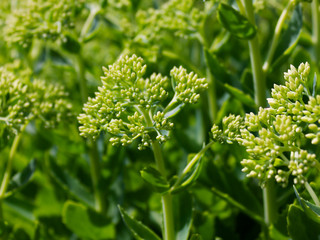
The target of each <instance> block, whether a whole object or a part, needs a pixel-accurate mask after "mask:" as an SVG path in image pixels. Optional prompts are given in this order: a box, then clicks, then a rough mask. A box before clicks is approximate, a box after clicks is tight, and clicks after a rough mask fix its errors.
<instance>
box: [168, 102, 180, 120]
mask: <svg viewBox="0 0 320 240" xmlns="http://www.w3.org/2000/svg"><path fill="white" fill-rule="evenodd" d="M168 106H169V107H167V108H166V109H165V110H164V118H171V117H174V116H175V115H176V114H178V113H179V112H180V110H181V109H182V108H183V107H184V103H174V104H172V105H171V104H169V105H168Z"/></svg>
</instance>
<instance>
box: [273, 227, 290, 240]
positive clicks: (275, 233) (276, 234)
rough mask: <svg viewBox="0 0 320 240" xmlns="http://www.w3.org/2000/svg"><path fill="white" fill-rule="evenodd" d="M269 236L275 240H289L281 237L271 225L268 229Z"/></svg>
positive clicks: (283, 236)
mask: <svg viewBox="0 0 320 240" xmlns="http://www.w3.org/2000/svg"><path fill="white" fill-rule="evenodd" d="M269 234H270V237H271V239H277V240H289V237H287V236H285V235H283V234H282V233H281V232H279V231H278V230H277V229H276V228H275V226H274V225H271V226H270V227H269Z"/></svg>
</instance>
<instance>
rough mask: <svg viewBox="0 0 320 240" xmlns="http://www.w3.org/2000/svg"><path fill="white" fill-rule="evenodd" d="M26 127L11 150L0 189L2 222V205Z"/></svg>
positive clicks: (1, 217) (17, 136)
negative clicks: (14, 159)
mask: <svg viewBox="0 0 320 240" xmlns="http://www.w3.org/2000/svg"><path fill="white" fill-rule="evenodd" d="M26 126H27V124H25V125H24V126H23V127H22V128H21V131H20V133H18V135H16V137H15V138H14V140H13V143H12V146H11V149H10V153H9V159H8V162H7V166H6V170H5V172H4V175H3V179H2V182H1V187H0V220H3V212H2V203H3V199H4V198H5V194H6V191H7V188H8V184H9V182H10V178H11V173H12V162H13V158H14V156H15V154H16V152H17V148H18V146H19V143H20V140H21V136H22V134H23V132H24V129H25V128H26Z"/></svg>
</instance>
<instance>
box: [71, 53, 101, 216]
mask: <svg viewBox="0 0 320 240" xmlns="http://www.w3.org/2000/svg"><path fill="white" fill-rule="evenodd" d="M77 64H78V77H79V79H80V92H81V99H82V102H83V103H85V102H86V101H87V99H88V87H87V81H86V78H85V68H84V62H83V58H82V54H81V51H80V53H79V54H78V55H77ZM87 145H88V146H89V149H90V150H89V151H90V173H91V181H92V187H93V191H94V198H95V208H96V210H97V212H99V213H102V214H104V213H105V211H106V201H105V195H104V193H103V191H102V190H101V188H100V187H99V183H100V179H101V166H100V162H99V160H100V157H99V153H98V147H97V144H96V142H94V141H87Z"/></svg>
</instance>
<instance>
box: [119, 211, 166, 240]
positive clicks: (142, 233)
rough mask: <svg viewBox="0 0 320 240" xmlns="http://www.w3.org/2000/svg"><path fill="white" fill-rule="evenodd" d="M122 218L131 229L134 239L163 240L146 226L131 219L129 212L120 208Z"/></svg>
mask: <svg viewBox="0 0 320 240" xmlns="http://www.w3.org/2000/svg"><path fill="white" fill-rule="evenodd" d="M118 208H119V211H120V214H121V217H122V219H123V221H124V222H125V223H126V225H127V227H128V228H129V229H130V231H131V232H132V234H133V235H134V237H135V238H136V239H138V240H144V239H145V240H147V239H148V240H161V239H160V238H159V237H158V235H157V234H155V233H154V232H153V231H152V230H151V229H150V228H148V227H147V226H145V225H144V224H143V223H141V222H140V221H137V220H135V219H134V218H132V217H130V216H129V215H128V214H127V212H126V211H125V210H124V209H123V208H122V207H120V206H118Z"/></svg>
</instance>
